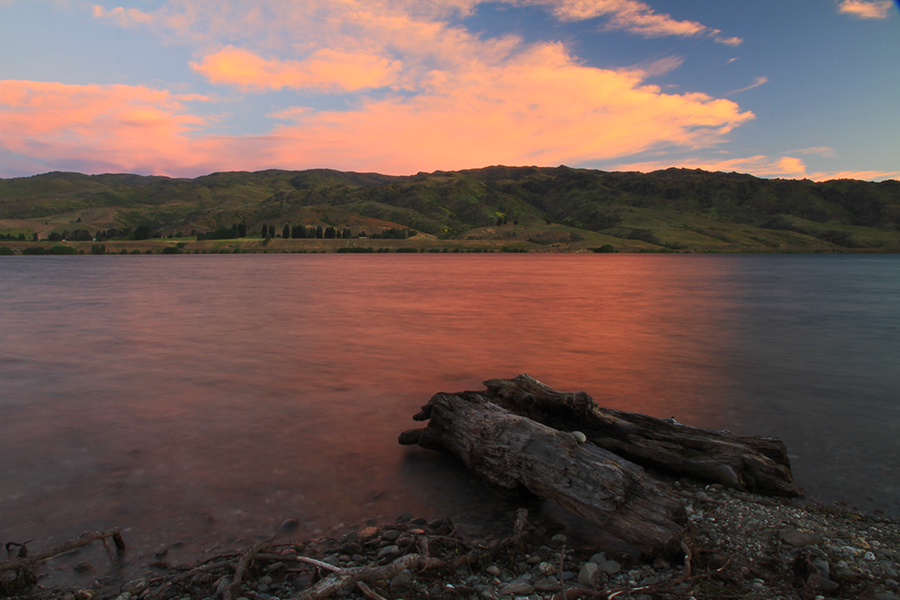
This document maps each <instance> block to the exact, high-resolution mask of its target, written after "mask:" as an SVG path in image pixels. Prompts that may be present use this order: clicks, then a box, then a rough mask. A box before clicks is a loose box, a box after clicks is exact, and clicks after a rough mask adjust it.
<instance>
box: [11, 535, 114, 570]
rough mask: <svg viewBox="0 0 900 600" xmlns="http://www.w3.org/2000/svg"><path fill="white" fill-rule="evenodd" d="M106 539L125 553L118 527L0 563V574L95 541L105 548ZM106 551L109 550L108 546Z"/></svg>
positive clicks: (26, 566)
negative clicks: (102, 544) (102, 542)
mask: <svg viewBox="0 0 900 600" xmlns="http://www.w3.org/2000/svg"><path fill="white" fill-rule="evenodd" d="M106 538H112V539H113V542H114V543H115V545H116V549H117V550H118V552H119V554H121V553H122V552H124V551H125V542H124V541H123V540H122V534H121V533H120V532H119V528H118V527H116V528H115V529H110V530H109V531H86V532H84V533H82V534H81V535H80V536H78V537H77V538H76V539H74V540H69V541H68V542H65V543H62V544H60V545H59V546H54V547H53V548H50V549H49V550H44V551H43V552H38V553H37V554H35V555H34V556H28V557H26V558H14V559H12V560H6V561H3V562H0V572H2V571H11V570H15V569H23V568H25V569H31V568H32V567H34V565H35V564H36V563H38V562H40V561H42V560H47V559H48V558H52V557H54V556H56V555H57V554H62V553H64V552H68V551H70V550H74V549H75V548H80V547H81V546H86V545H88V544H90V543H91V542H93V541H95V540H103V541H104V546H106V543H105V542H106ZM107 550H109V547H108V546H107ZM110 557H112V553H110ZM112 558H113V560H116V558H115V557H112Z"/></svg>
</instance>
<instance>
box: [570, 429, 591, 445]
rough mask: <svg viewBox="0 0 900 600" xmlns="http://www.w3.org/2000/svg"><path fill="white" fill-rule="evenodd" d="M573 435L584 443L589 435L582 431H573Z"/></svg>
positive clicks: (577, 440) (579, 441)
mask: <svg viewBox="0 0 900 600" xmlns="http://www.w3.org/2000/svg"><path fill="white" fill-rule="evenodd" d="M571 435H572V437H573V438H575V441H576V442H578V443H579V444H583V443H585V442H586V441H587V436H586V435H584V434H583V433H581V432H580V431H573V432H572V433H571Z"/></svg>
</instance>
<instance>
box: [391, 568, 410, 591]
mask: <svg viewBox="0 0 900 600" xmlns="http://www.w3.org/2000/svg"><path fill="white" fill-rule="evenodd" d="M411 581H412V574H411V573H410V572H409V571H403V572H402V573H398V574H397V575H394V577H393V579H391V589H397V588H401V587H405V586H407V585H409V584H410V582H411Z"/></svg>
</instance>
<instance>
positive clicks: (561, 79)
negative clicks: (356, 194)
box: [268, 44, 753, 173]
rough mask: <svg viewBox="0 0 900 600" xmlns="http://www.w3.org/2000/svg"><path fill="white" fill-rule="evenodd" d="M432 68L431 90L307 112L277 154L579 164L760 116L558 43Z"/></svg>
mask: <svg viewBox="0 0 900 600" xmlns="http://www.w3.org/2000/svg"><path fill="white" fill-rule="evenodd" d="M435 77H438V78H441V81H442V85H441V86H440V87H436V89H435V91H434V92H433V93H429V94H421V95H419V96H416V97H413V98H400V97H394V98H389V99H385V100H380V101H371V100H370V101H368V102H365V103H363V104H362V105H361V106H360V107H358V108H357V109H356V110H351V111H344V112H338V111H326V112H319V113H312V112H301V113H300V114H299V116H298V118H297V120H296V122H295V123H293V124H289V125H284V126H280V127H278V128H276V130H274V131H273V137H272V138H270V141H271V145H270V147H269V149H268V152H269V155H270V156H271V160H272V161H273V163H277V164H285V163H291V162H293V163H296V162H302V161H303V160H308V157H310V156H315V157H318V158H319V159H320V161H321V160H324V162H325V164H329V163H332V162H334V163H339V162H342V163H343V164H346V163H347V161H348V160H349V161H350V162H351V163H352V165H350V167H351V168H353V169H375V170H380V171H385V172H389V173H409V172H415V171H418V170H433V169H456V168H464V167H471V166H477V165H484V164H495V163H509V164H533V163H537V164H559V163H560V162H566V163H579V162H584V161H588V160H598V159H605V158H611V157H615V156H622V155H626V154H631V153H635V152H640V151H643V150H647V149H649V148H653V147H658V146H675V145H677V146H687V147H697V146H707V145H709V144H712V143H715V142H716V141H719V140H721V139H722V136H723V135H724V134H726V133H727V132H728V131H730V130H731V129H732V128H733V127H735V126H737V125H739V124H741V123H743V122H745V121H747V120H749V119H752V118H753V115H752V113H749V112H741V111H740V109H739V107H738V106H737V105H736V104H734V103H733V102H730V101H727V100H715V99H712V98H709V97H708V96H705V95H702V94H685V95H667V94H662V93H661V92H660V90H659V89H658V88H657V87H655V86H648V85H643V84H642V82H641V80H640V79H639V78H638V77H637V76H635V75H634V74H629V73H619V72H614V71H608V70H601V69H593V68H589V67H584V66H581V65H578V64H576V63H575V62H574V61H573V60H572V58H571V57H570V56H568V54H566V53H565V51H564V50H563V48H562V47H561V46H560V45H556V44H548V45H544V46H540V47H537V48H534V49H532V50H531V51H530V52H529V53H527V54H526V55H524V56H522V57H520V59H519V60H517V61H516V62H515V63H514V64H510V65H506V66H504V67H502V68H500V67H491V66H487V65H479V66H472V68H471V69H470V70H469V71H468V72H466V73H465V74H464V75H462V76H461V75H458V74H457V75H455V76H454V75H453V74H450V75H448V74H447V73H438V74H435Z"/></svg>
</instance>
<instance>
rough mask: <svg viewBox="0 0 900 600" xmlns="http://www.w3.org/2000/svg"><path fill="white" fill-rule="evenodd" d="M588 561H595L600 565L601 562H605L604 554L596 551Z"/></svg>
mask: <svg viewBox="0 0 900 600" xmlns="http://www.w3.org/2000/svg"><path fill="white" fill-rule="evenodd" d="M589 562H592V563H597V564H598V565H602V564H603V563H605V562H606V555H605V554H603V553H602V552H598V553H597V554H595V555H593V556H592V557H591V560H590V561H589Z"/></svg>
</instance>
